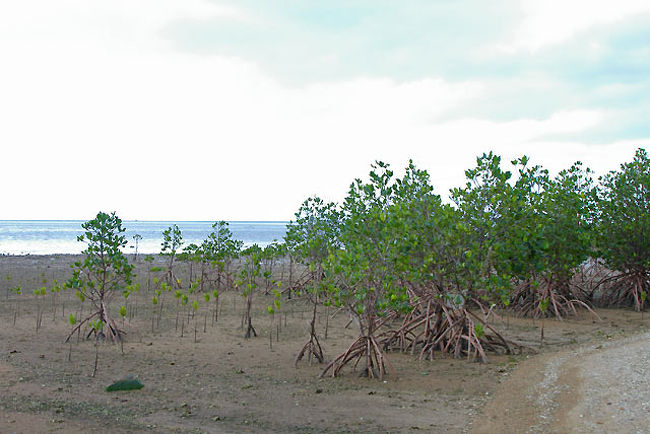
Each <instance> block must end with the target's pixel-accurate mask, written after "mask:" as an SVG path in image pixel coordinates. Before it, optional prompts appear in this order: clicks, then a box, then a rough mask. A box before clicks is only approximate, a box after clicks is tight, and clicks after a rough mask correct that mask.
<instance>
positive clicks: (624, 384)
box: [471, 332, 650, 433]
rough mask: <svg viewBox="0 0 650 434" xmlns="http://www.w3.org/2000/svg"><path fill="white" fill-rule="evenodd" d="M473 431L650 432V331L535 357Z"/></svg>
mask: <svg viewBox="0 0 650 434" xmlns="http://www.w3.org/2000/svg"><path fill="white" fill-rule="evenodd" d="M471 432H473V433H492V432H501V433H524V432H526V433H546V432H554V433H648V432H650V332H645V333H641V334H636V335H633V336H630V337H627V338H623V339H620V340H610V341H605V342H603V343H592V344H588V345H584V346H582V347H579V348H576V349H571V350H565V351H561V352H559V353H552V354H545V355H541V356H536V357H531V358H530V359H529V360H526V361H525V362H523V363H521V365H520V366H519V368H518V369H517V370H515V372H514V373H512V374H511V375H510V376H509V378H507V379H506V380H505V381H504V382H503V383H502V385H501V387H500V388H499V390H498V391H497V393H496V395H495V396H494V398H493V399H492V400H491V401H490V402H489V403H488V404H487V405H486V407H485V409H484V411H483V415H481V416H478V417H477V418H476V419H475V420H474V422H473V424H472V430H471Z"/></svg>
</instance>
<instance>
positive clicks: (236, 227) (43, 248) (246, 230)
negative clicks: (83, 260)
mask: <svg viewBox="0 0 650 434" xmlns="http://www.w3.org/2000/svg"><path fill="white" fill-rule="evenodd" d="M82 223H84V221H82V220H0V254H5V255H50V254H57V253H63V254H76V253H81V251H82V250H83V249H85V247H86V244H85V243H84V242H79V241H77V236H78V235H81V234H83V232H84V231H83V228H82V227H81V224H82ZM287 223H288V222H284V221H231V222H228V227H229V229H230V231H231V232H232V234H233V238H235V239H238V240H241V241H243V242H244V246H250V245H253V244H258V245H259V246H262V247H263V246H266V245H268V244H269V243H271V242H273V241H274V240H277V241H282V239H283V237H284V235H285V232H286V225H287ZM174 224H175V225H178V227H179V228H180V230H181V233H182V236H183V245H184V246H186V245H188V244H191V243H194V244H197V245H199V244H201V242H202V241H203V240H204V239H205V238H206V237H207V236H208V234H209V233H210V232H212V225H213V224H214V222H206V221H139V220H138V221H127V220H123V221H122V226H123V227H124V228H125V229H126V232H125V236H126V239H127V241H128V243H127V245H126V247H125V249H124V252H125V253H135V247H136V246H135V240H134V239H133V236H134V235H135V234H139V235H140V236H141V237H142V239H140V240H139V241H138V253H159V252H160V246H161V243H162V233H163V231H164V230H165V229H167V228H168V227H170V226H171V225H174Z"/></svg>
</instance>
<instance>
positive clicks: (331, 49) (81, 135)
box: [0, 0, 650, 220]
mask: <svg viewBox="0 0 650 434" xmlns="http://www.w3.org/2000/svg"><path fill="white" fill-rule="evenodd" d="M649 28H650V1H648V0H617V1H611V0H602V1H601V0H563V1H559V0H558V1H555V0H547V1H538V0H530V1H515V0H511V1H509V0H493V1H492V0H491V1H485V0H435V1H433V0H410V1H404V2H397V1H393V0H328V1H322V0H319V1H316V0H284V1H266V0H258V1H251V0H238V1H234V0H233V1H220V0H209V1H208V0H110V1H109V0H56V1H53V0H7V1H2V2H1V3H0V62H1V66H0V150H1V159H0V161H2V169H1V171H2V172H1V173H2V178H3V182H2V187H1V191H2V202H1V203H2V205H0V219H89V218H92V217H94V215H95V214H96V213H97V211H99V210H103V211H107V212H109V211H117V213H118V215H120V216H121V217H122V218H123V219H141V220H146V219H171V220H175V219H178V220H220V219H226V220H288V219H290V218H292V217H293V213H294V212H295V211H296V210H297V208H298V206H299V204H300V203H301V202H302V201H303V200H304V199H306V198H307V197H308V196H311V195H314V194H318V195H320V196H321V197H323V198H325V199H329V200H341V199H342V198H343V197H344V195H345V193H346V192H347V188H348V186H349V184H350V182H351V181H352V180H353V179H354V178H355V177H365V176H366V175H367V173H368V170H369V167H370V164H371V163H372V162H373V161H374V160H377V159H381V160H384V161H386V162H389V163H391V164H392V166H393V167H394V168H395V169H398V172H399V173H401V169H402V168H403V167H404V166H405V165H406V164H407V161H408V159H409V158H412V159H413V160H414V161H415V163H416V165H417V166H418V167H420V168H424V169H427V170H428V171H429V173H430V174H431V178H432V181H433V183H434V186H435V188H436V190H437V192H438V193H439V194H441V195H443V196H447V192H448V190H449V188H451V187H454V186H458V185H460V184H462V183H463V177H464V175H463V171H464V170H465V169H467V168H469V167H472V166H473V165H474V164H475V158H476V156H477V155H478V154H481V153H483V152H486V151H489V150H493V151H495V152H497V153H498V154H501V155H503V156H504V160H509V159H511V158H512V157H515V156H520V155H522V154H527V155H529V156H530V157H531V158H532V162H533V163H535V164H542V165H544V166H545V167H547V168H548V169H550V170H551V171H557V170H560V169H562V168H565V167H568V166H569V165H570V164H571V163H572V162H573V161H575V160H581V161H583V162H584V163H585V164H586V165H587V166H590V167H592V168H593V169H595V170H596V171H597V173H604V172H606V171H608V170H611V169H616V168H617V167H618V165H619V164H620V163H622V162H624V161H629V160H631V159H632V156H633V153H634V150H635V149H636V148H637V147H646V148H647V146H648V145H647V144H648V143H650V119H649V118H650V35H649V33H648V29H649Z"/></svg>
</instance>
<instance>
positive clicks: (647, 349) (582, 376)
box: [567, 333, 650, 433]
mask: <svg viewBox="0 0 650 434" xmlns="http://www.w3.org/2000/svg"><path fill="white" fill-rule="evenodd" d="M592 348H593V349H592V350H590V351H588V352H587V353H586V354H585V355H584V357H580V358H578V359H575V362H577V365H578V369H579V380H580V384H579V394H580V397H581V399H580V400H579V401H578V403H577V404H576V406H575V407H574V408H573V409H572V410H571V411H570V412H569V414H568V415H567V416H568V417H567V419H568V420H567V422H570V423H571V422H572V425H574V426H575V430H576V431H577V432H593V433H600V432H603V433H605V432H608V433H611V432H625V433H647V432H650V333H644V334H641V335H637V336H634V337H630V338H627V339H624V340H622V341H615V342H608V343H606V344H603V345H597V346H594V347H592Z"/></svg>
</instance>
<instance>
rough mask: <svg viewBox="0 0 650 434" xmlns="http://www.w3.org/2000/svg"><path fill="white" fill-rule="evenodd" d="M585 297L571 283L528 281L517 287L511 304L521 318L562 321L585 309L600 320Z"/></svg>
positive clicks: (546, 280) (549, 280) (551, 280)
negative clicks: (544, 318)
mask: <svg viewBox="0 0 650 434" xmlns="http://www.w3.org/2000/svg"><path fill="white" fill-rule="evenodd" d="M586 298H587V297H585V295H584V294H583V293H582V292H581V291H579V290H578V288H577V287H575V286H573V285H571V284H570V282H569V281H566V282H565V281H560V280H553V279H544V280H543V282H542V283H540V284H534V283H533V281H531V280H527V281H525V282H522V283H520V284H519V285H517V286H516V287H515V288H514V290H513V292H512V294H511V296H510V304H511V306H512V307H513V309H514V310H515V312H516V313H517V314H518V315H519V316H525V317H531V318H541V317H548V316H555V317H556V318H558V319H562V318H563V317H565V316H569V315H578V309H579V308H584V309H586V310H587V311H589V312H590V313H592V314H593V315H595V316H596V317H597V318H598V315H597V314H596V312H595V311H594V310H593V309H592V308H591V306H589V305H588V304H587V302H586Z"/></svg>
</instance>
